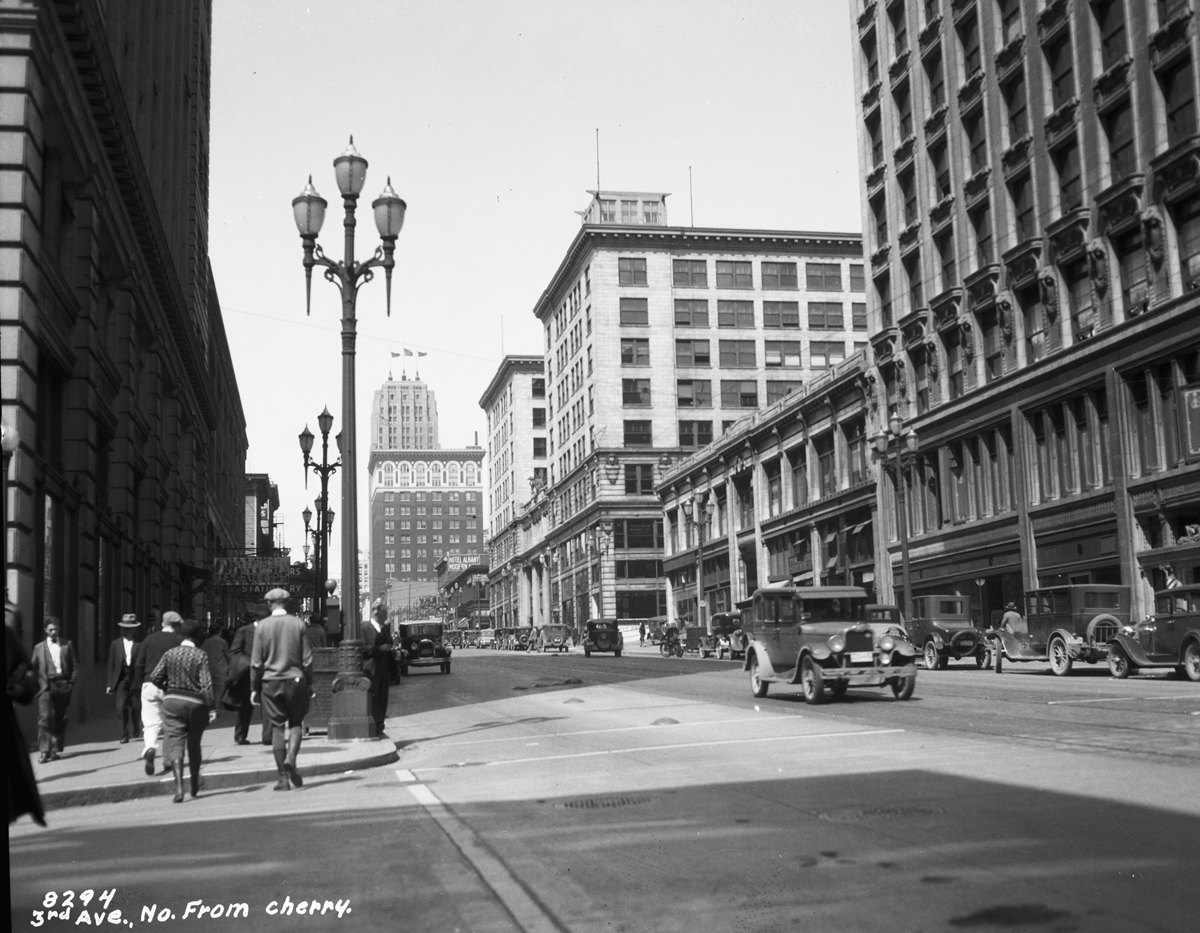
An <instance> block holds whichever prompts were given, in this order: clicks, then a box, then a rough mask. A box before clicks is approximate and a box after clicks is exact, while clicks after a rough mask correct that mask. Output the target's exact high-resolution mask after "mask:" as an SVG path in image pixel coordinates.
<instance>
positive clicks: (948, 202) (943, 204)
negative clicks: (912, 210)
mask: <svg viewBox="0 0 1200 933" xmlns="http://www.w3.org/2000/svg"><path fill="white" fill-rule="evenodd" d="M953 216H954V195H952V194H948V195H946V196H945V197H944V198H942V199H941V200H940V201H938V202H937V204H935V205H933V207H932V208H930V210H929V229H930V231H932V232H934V233H936V232H937V231H939V230H941V229H942V227H944V226H945V225H946V223H947V222H948V221H949V220H950V218H952V217H953Z"/></svg>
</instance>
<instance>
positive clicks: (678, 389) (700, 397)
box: [675, 379, 712, 408]
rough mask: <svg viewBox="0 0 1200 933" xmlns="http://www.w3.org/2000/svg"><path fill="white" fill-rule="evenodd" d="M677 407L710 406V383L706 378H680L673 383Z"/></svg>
mask: <svg viewBox="0 0 1200 933" xmlns="http://www.w3.org/2000/svg"><path fill="white" fill-rule="evenodd" d="M675 404H676V405H677V406H678V407H679V408H712V383H711V382H709V381H708V380H707V379H680V380H678V381H677V382H676V383H675Z"/></svg>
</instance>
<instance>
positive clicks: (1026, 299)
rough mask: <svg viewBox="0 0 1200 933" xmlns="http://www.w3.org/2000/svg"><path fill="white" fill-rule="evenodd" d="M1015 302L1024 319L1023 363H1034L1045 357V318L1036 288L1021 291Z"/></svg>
mask: <svg viewBox="0 0 1200 933" xmlns="http://www.w3.org/2000/svg"><path fill="white" fill-rule="evenodd" d="M1017 302H1018V304H1020V306H1021V315H1022V317H1023V318H1024V319H1025V362H1026V364H1029V363H1036V362H1037V361H1038V360H1040V359H1041V358H1042V357H1044V356H1045V355H1046V316H1045V314H1044V312H1043V309H1042V299H1041V294H1040V292H1039V290H1038V287H1037V286H1036V285H1034V286H1032V287H1030V288H1025V289H1022V290H1021V291H1020V292H1018V293H1017Z"/></svg>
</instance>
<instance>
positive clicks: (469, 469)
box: [467, 463, 475, 486]
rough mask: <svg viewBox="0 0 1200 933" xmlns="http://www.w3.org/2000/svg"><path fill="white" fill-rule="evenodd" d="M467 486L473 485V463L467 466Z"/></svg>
mask: <svg viewBox="0 0 1200 933" xmlns="http://www.w3.org/2000/svg"><path fill="white" fill-rule="evenodd" d="M467 485H468V486H474V485H475V464H473V463H468V464H467Z"/></svg>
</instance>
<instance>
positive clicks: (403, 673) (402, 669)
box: [400, 664, 408, 677]
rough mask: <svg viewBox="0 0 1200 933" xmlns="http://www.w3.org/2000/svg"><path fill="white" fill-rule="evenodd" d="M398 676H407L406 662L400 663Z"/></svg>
mask: <svg viewBox="0 0 1200 933" xmlns="http://www.w3.org/2000/svg"><path fill="white" fill-rule="evenodd" d="M400 676H401V677H407V676H408V665H407V664H401V665H400Z"/></svg>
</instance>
